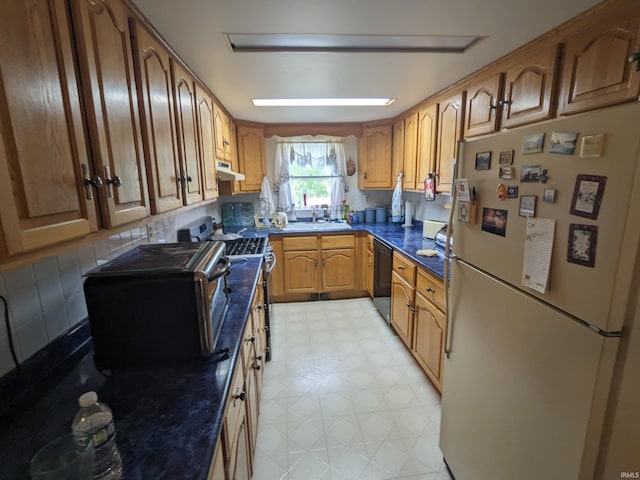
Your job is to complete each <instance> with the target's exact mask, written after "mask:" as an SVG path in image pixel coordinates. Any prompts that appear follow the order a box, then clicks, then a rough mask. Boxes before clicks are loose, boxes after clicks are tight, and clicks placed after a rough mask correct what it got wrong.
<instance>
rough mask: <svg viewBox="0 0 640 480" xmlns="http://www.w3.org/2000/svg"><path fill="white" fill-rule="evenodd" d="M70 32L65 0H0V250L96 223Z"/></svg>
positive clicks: (71, 234)
mask: <svg viewBox="0 0 640 480" xmlns="http://www.w3.org/2000/svg"><path fill="white" fill-rule="evenodd" d="M71 39H72V36H71V30H70V26H69V19H68V18H67V12H66V8H65V5H64V2H54V1H51V2H46V1H33V0H31V1H11V2H2V3H1V4H0V44H1V45H2V48H0V85H1V88H0V110H1V111H2V115H0V227H1V228H2V233H1V234H0V256H6V255H12V254H16V253H20V252H24V251H28V250H34V249H37V248H41V247H44V246H48V245H52V244H54V243H57V242H61V241H65V240H69V239H72V238H77V237H82V236H84V235H87V234H89V233H91V232H94V231H96V230H97V228H98V223H97V215H96V211H95V205H94V203H93V201H92V200H91V199H87V195H90V196H93V195H94V191H91V190H88V191H87V190H85V187H84V184H83V179H84V176H85V175H84V173H83V166H84V168H86V169H87V170H88V171H87V175H86V176H87V177H90V176H91V175H92V173H91V172H90V171H89V155H88V152H87V145H86V143H85V133H84V129H83V120H82V116H81V112H82V108H81V105H80V99H79V93H78V92H79V88H78V79H77V78H76V76H75V71H76V69H75V64H74V50H73V47H72V41H71ZM91 188H92V187H91ZM3 236H4V241H2V237H3Z"/></svg>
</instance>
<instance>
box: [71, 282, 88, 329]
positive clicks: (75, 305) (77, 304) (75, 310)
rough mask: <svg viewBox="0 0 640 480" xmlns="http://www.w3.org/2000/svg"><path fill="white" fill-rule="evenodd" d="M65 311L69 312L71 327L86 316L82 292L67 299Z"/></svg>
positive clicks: (85, 305) (85, 304)
mask: <svg viewBox="0 0 640 480" xmlns="http://www.w3.org/2000/svg"><path fill="white" fill-rule="evenodd" d="M67 311H68V312H69V326H70V327H72V326H74V325H75V324H76V323H78V322H80V321H81V320H82V319H84V318H86V316H87V303H86V302H85V300H84V292H83V291H80V292H79V293H78V294H77V295H74V296H73V297H71V298H69V299H68V300H67Z"/></svg>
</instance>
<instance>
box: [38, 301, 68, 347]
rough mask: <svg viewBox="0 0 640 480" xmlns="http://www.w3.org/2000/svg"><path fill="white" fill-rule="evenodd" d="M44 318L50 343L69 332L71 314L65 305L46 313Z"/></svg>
mask: <svg viewBox="0 0 640 480" xmlns="http://www.w3.org/2000/svg"><path fill="white" fill-rule="evenodd" d="M43 317H44V326H45V329H46V331H47V338H48V339H49V341H52V340H54V339H55V338H57V337H59V336H60V335H62V334H63V333H64V332H66V331H67V330H69V326H70V325H69V314H68V313H67V306H66V305H65V304H64V303H62V304H61V305H60V306H58V307H57V308H53V309H51V310H47V311H45V312H44V314H43Z"/></svg>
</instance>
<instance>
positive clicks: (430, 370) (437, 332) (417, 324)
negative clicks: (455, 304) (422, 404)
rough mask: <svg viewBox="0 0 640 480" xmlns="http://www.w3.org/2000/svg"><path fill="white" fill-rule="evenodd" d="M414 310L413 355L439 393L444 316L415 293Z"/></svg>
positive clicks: (440, 388)
mask: <svg viewBox="0 0 640 480" xmlns="http://www.w3.org/2000/svg"><path fill="white" fill-rule="evenodd" d="M415 308H416V313H415V319H414V328H415V338H414V347H413V348H414V354H415V356H416V357H417V359H418V362H419V363H420V364H421V365H422V367H423V369H424V370H425V372H426V373H427V375H428V376H429V378H430V379H431V381H432V382H433V384H434V385H435V386H436V388H437V389H438V390H439V391H440V390H442V360H443V353H444V329H445V323H446V319H445V315H444V313H442V312H441V311H440V310H438V309H437V308H436V307H435V305H433V304H432V303H430V302H429V301H427V299H426V298H424V297H423V296H422V295H421V294H419V293H416V306H415Z"/></svg>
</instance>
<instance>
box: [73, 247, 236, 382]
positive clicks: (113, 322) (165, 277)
mask: <svg viewBox="0 0 640 480" xmlns="http://www.w3.org/2000/svg"><path fill="white" fill-rule="evenodd" d="M229 267H230V262H229V259H228V258H227V256H226V255H225V245H224V243H223V242H197V243H186V242H183V243H165V244H150V245H140V246H138V247H136V248H134V249H132V250H130V251H128V252H126V253H124V254H122V255H120V256H119V257H116V258H114V259H113V260H111V261H110V262H107V263H105V264H104V265H101V266H100V267H98V268H96V269H94V270H92V271H90V272H89V273H87V278H86V280H85V282H84V293H85V298H86V302H87V310H88V312H89V325H90V327H91V335H92V337H93V346H94V352H95V355H94V363H95V365H96V368H98V369H99V370H106V369H113V368H120V367H136V366H142V365H162V364H164V365H167V364H173V363H176V362H181V361H186V360H190V359H194V358H198V357H206V356H209V355H211V354H213V353H214V346H215V344H216V341H217V339H218V335H219V333H220V328H221V326H222V321H223V319H224V316H225V314H226V311H227V307H228V304H229V298H228V289H227V280H226V275H227V274H228V273H229Z"/></svg>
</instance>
